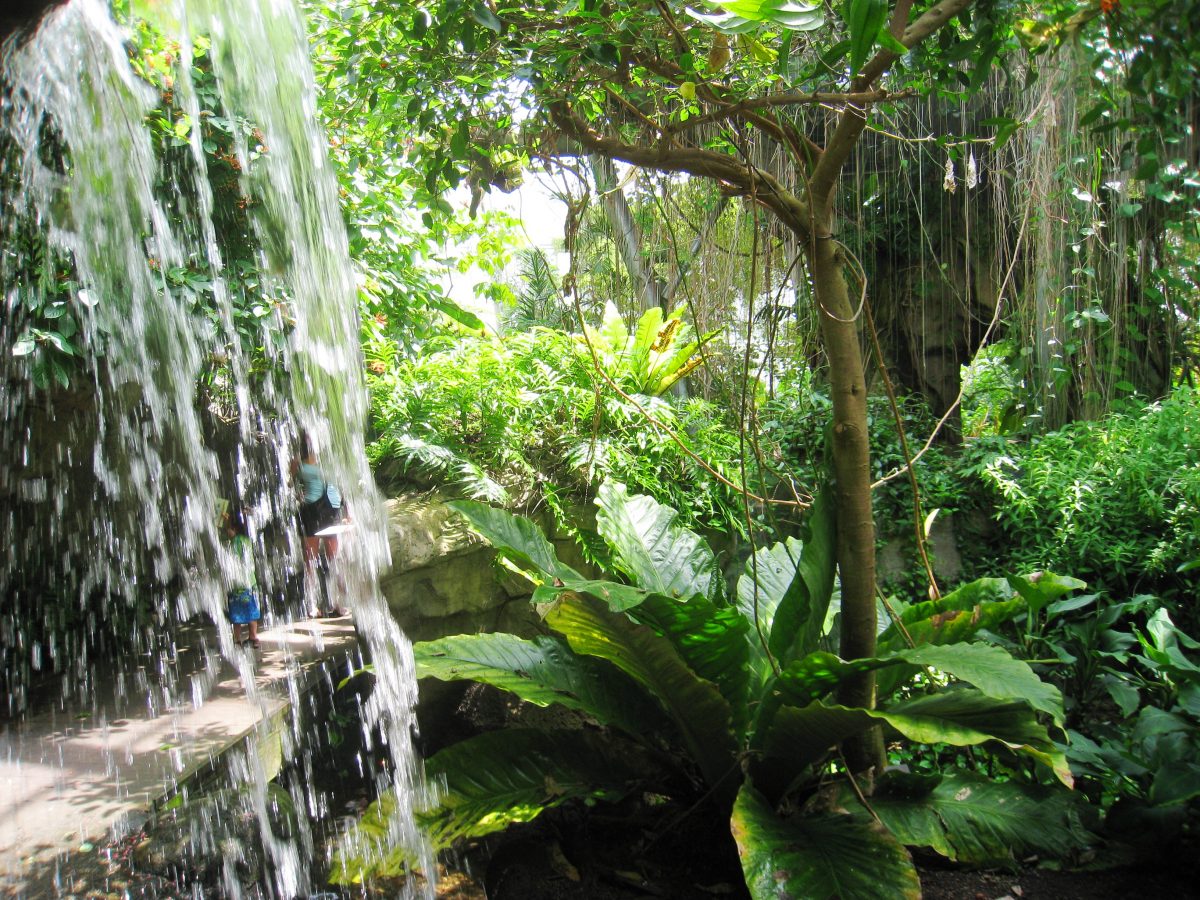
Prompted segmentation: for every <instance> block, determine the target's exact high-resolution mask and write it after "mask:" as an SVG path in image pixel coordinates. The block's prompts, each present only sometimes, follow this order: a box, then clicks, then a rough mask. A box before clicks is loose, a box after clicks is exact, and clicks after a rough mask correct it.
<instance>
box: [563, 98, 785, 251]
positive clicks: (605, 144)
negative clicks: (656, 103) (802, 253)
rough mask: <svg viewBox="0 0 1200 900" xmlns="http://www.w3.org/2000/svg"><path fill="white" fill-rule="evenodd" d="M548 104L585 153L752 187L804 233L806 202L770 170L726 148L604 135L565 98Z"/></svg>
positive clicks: (762, 201) (765, 203)
mask: <svg viewBox="0 0 1200 900" xmlns="http://www.w3.org/2000/svg"><path fill="white" fill-rule="evenodd" d="M549 108H550V115H551V117H552V118H553V120H554V124H555V125H556V126H557V127H558V128H559V130H561V131H562V133H563V134H564V135H565V136H566V137H568V138H569V139H571V140H574V141H577V142H578V143H579V144H580V146H582V147H583V148H584V150H585V151H587V152H589V153H596V154H599V155H600V156H607V157H608V158H609V159H619V160H621V161H622V162H627V163H629V164H631V165H635V166H642V167H643V168H647V169H657V170H658V171H660V172H686V173H688V174H689V175H697V176H701V177H704V178H713V179H715V180H717V181H719V182H723V183H724V184H726V185H728V186H731V187H733V188H734V190H735V191H736V192H738V193H742V194H748V193H753V194H754V195H755V200H756V201H757V202H758V203H760V204H761V205H763V206H765V207H766V208H767V209H770V210H771V211H772V212H773V213H775V214H776V215H777V216H779V218H780V219H781V220H782V221H783V223H784V224H785V225H787V227H789V228H791V229H793V230H794V231H796V232H798V233H799V234H801V235H802V236H804V235H807V234H808V228H809V211H808V204H807V203H805V202H804V201H803V200H802V199H801V198H799V197H797V196H796V195H795V194H793V193H792V192H791V191H789V190H788V189H787V188H786V187H784V186H783V184H782V183H781V182H780V181H779V179H778V178H776V177H774V176H773V175H771V174H770V173H768V172H763V171H762V170H761V169H757V168H755V167H753V166H748V165H746V164H744V163H743V162H741V161H740V160H737V159H734V158H733V157H730V156H729V155H727V154H724V153H718V152H716V151H713V150H704V149H701V148H699V147H678V146H672V145H668V144H665V143H662V144H658V145H655V146H647V145H644V144H627V143H625V142H623V141H621V140H620V139H619V138H615V137H606V136H604V135H601V134H598V133H596V132H595V131H593V130H592V129H591V128H590V127H589V126H588V124H587V122H585V121H584V120H583V119H581V118H580V117H579V116H578V115H576V114H575V113H574V112H573V111H572V110H571V108H570V107H569V106H568V105H567V103H566V102H565V101H562V100H559V101H557V102H553V103H551V104H550V107H549Z"/></svg>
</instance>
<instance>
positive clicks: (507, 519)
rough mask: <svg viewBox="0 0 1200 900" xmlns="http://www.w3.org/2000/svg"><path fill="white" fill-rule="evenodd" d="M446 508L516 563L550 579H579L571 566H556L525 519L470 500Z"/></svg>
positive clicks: (548, 548) (548, 547)
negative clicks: (535, 570)
mask: <svg viewBox="0 0 1200 900" xmlns="http://www.w3.org/2000/svg"><path fill="white" fill-rule="evenodd" d="M446 505H447V506H449V507H450V508H451V509H453V510H455V511H457V512H459V513H461V514H462V515H463V516H464V517H465V518H466V519H467V521H469V522H470V523H471V525H472V526H474V528H475V530H476V531H478V532H479V533H480V534H481V535H482V536H483V537H484V538H485V539H486V540H487V541H488V543H490V544H491V545H492V546H493V547H495V548H496V549H497V550H499V551H501V552H502V553H504V554H505V555H506V556H509V557H510V558H512V559H514V560H515V561H517V562H519V563H523V564H526V565H529V566H532V567H533V568H535V569H537V570H538V571H539V572H541V573H542V574H543V575H547V576H550V577H552V578H560V579H562V580H564V581H565V580H567V579H581V578H582V576H581V575H580V574H579V573H578V572H576V571H575V570H574V569H572V568H571V567H570V566H568V565H566V564H565V563H562V562H559V560H558V556H557V555H556V554H555V552H554V547H553V546H551V544H550V542H549V541H548V540H546V536H545V535H544V534H542V530H541V529H540V528H538V526H537V525H535V524H534V523H533V522H531V521H530V520H529V519H527V518H525V517H524V516H514V515H513V514H512V513H508V512H505V511H504V510H502V509H495V508H493V507H491V506H486V505H484V504H482V503H477V502H475V501H473V500H455V501H453V502H451V503H448V504H446Z"/></svg>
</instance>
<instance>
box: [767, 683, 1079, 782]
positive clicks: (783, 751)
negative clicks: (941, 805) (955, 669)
mask: <svg viewBox="0 0 1200 900" xmlns="http://www.w3.org/2000/svg"><path fill="white" fill-rule="evenodd" d="M880 722H883V723H886V724H888V725H890V726H891V727H892V728H894V729H895V730H896V731H898V732H899V733H900V734H902V735H904V736H905V737H906V738H908V739H910V740H914V741H920V742H921V743H925V744H953V745H956V746H960V747H961V746H971V745H975V744H982V743H985V742H987V741H993V740H994V741H1000V742H1001V743H1003V744H1004V745H1005V746H1007V747H1008V748H1009V749H1012V750H1016V751H1018V752H1021V753H1024V754H1026V755H1028V756H1031V757H1033V758H1034V759H1037V760H1039V761H1041V762H1044V763H1046V764H1047V765H1048V766H1050V768H1051V769H1052V770H1053V771H1054V774H1055V775H1056V776H1058V778H1059V779H1060V780H1061V781H1063V782H1064V783H1065V784H1068V785H1069V784H1070V783H1071V774H1070V770H1069V769H1068V767H1067V762H1066V759H1065V758H1064V757H1063V755H1062V751H1061V750H1059V749H1058V747H1057V746H1056V745H1055V744H1054V742H1053V741H1052V740H1051V739H1050V736H1049V735H1048V734H1047V733H1046V729H1045V727H1044V726H1043V725H1041V724H1040V723H1039V722H1038V721H1037V718H1036V716H1035V714H1034V712H1033V710H1032V709H1031V708H1030V707H1029V706H1028V705H1027V704H1026V703H1023V702H1021V701H1017V700H995V699H992V698H990V697H987V696H985V695H984V694H982V693H981V692H979V691H977V690H974V689H973V688H959V689H955V690H948V691H943V692H941V693H938V694H931V695H929V696H926V697H919V698H917V699H915V700H910V701H907V702H905V703H900V704H897V705H895V706H893V707H891V708H889V709H885V710H868V709H858V708H850V707H844V706H834V705H825V704H823V703H820V702H816V703H810V704H809V705H808V706H806V707H804V708H803V709H797V708H795V707H784V708H783V709H781V710H780V711H779V714H778V715H777V716H776V717H775V722H774V725H773V727H772V728H771V730H770V732H769V733H768V734H767V736H766V739H765V741H764V743H763V750H764V752H765V753H766V754H767V755H768V756H773V757H779V758H782V759H787V760H788V761H789V762H790V763H791V764H792V765H794V766H795V767H796V770H797V771H799V770H800V769H801V768H803V767H805V766H807V765H810V764H811V763H814V762H816V761H817V760H820V759H822V758H823V757H824V756H825V755H826V754H827V753H828V752H829V751H830V749H831V748H833V747H834V746H836V745H837V744H840V743H841V742H842V741H844V740H845V739H846V738H848V737H852V736H853V735H856V734H861V733H862V732H864V731H866V730H867V729H868V728H871V727H873V726H874V725H876V724H879V723H880Z"/></svg>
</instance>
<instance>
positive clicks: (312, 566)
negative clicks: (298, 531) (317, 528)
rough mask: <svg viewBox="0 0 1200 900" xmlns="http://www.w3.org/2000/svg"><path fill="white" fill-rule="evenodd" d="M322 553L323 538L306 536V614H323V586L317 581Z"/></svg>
mask: <svg viewBox="0 0 1200 900" xmlns="http://www.w3.org/2000/svg"><path fill="white" fill-rule="evenodd" d="M320 554H321V539H320V538H318V537H309V536H308V535H305V537H304V603H305V606H306V607H307V608H306V609H305V615H308V616H312V615H313V614H314V611H315V613H316V615H318V616H319V615H320V614H321V603H320V599H321V598H320V594H321V588H320V585H318V583H317V557H318V556H320Z"/></svg>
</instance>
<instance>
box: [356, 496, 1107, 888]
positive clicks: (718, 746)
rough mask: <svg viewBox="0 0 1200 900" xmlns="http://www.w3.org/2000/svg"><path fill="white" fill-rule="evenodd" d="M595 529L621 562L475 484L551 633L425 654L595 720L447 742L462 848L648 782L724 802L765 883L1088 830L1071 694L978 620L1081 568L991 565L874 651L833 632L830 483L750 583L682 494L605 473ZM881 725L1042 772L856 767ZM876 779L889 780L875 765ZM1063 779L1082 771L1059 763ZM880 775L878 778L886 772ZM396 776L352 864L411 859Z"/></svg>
mask: <svg viewBox="0 0 1200 900" xmlns="http://www.w3.org/2000/svg"><path fill="white" fill-rule="evenodd" d="M596 505H597V507H598V514H597V523H596V529H597V531H598V533H599V535H600V536H601V537H602V538H603V540H604V541H605V542H606V544H607V545H608V548H609V551H610V553H609V554H608V559H609V564H608V568H607V570H605V571H602V572H601V573H600V574H599V576H598V577H588V576H587V575H585V574H582V573H580V572H578V571H576V570H575V569H573V568H571V567H570V566H567V565H565V564H564V563H562V562H561V561H560V560H559V559H558V558H557V556H556V555H555V552H554V549H553V547H552V545H551V544H550V543H549V542H548V541H547V539H546V538H545V536H544V535H543V534H542V533H541V532H540V531H539V530H538V528H537V527H536V526H535V525H534V524H533V523H532V522H530V521H529V520H528V519H525V518H522V517H519V516H513V515H511V514H509V513H507V512H504V511H501V510H497V509H494V508H491V507H488V506H486V505H484V504H481V503H477V502H473V501H462V502H458V503H456V504H454V506H455V508H456V509H457V510H458V511H459V512H460V513H462V515H464V516H465V517H466V518H467V519H468V520H469V521H470V523H471V524H472V525H473V526H474V527H475V528H476V529H477V530H478V531H479V533H480V534H481V535H483V536H484V537H485V538H486V539H487V540H488V541H489V542H490V543H491V544H492V545H493V546H494V547H495V548H496V549H497V550H498V551H499V552H500V554H501V556H502V558H503V560H504V561H505V564H506V565H507V566H508V567H509V568H510V569H516V570H517V571H519V572H521V573H523V574H524V575H525V576H526V577H527V578H528V579H529V580H530V581H531V582H532V583H533V584H534V586H535V587H534V590H533V594H532V602H533V603H535V604H537V606H538V608H539V609H540V610H541V611H542V612H543V614H544V615H543V621H544V623H545V626H546V629H547V632H546V633H545V634H541V635H539V636H536V637H534V638H532V639H526V638H522V637H518V636H516V635H513V634H502V633H495V634H473V635H457V636H451V637H446V638H442V639H440V640H435V641H430V642H426V643H421V644H418V645H417V646H416V647H415V648H414V652H415V655H416V660H417V669H418V675H419V676H421V677H427V678H428V677H432V678H438V679H442V680H446V681H456V680H463V679H466V680H472V681H476V682H480V683H484V684H489V685H493V686H495V687H497V688H500V689H503V690H506V691H509V692H511V693H512V694H514V695H515V696H516V697H519V698H520V699H521V700H524V701H526V702H528V703H532V704H537V705H539V706H549V705H552V704H557V705H560V706H562V707H566V708H567V709H569V710H574V711H575V712H576V713H577V714H578V717H579V725H580V727H575V728H571V727H564V728H555V729H542V728H528V727H526V728H512V729H506V730H504V731H502V732H492V733H486V734H482V735H479V736H477V737H474V738H471V739H469V740H466V741H463V742H461V743H459V744H456V745H453V746H451V747H449V748H447V749H445V750H442V751H441V752H439V753H437V754H436V755H434V756H433V757H431V758H430V759H429V760H427V761H426V768H427V772H428V774H429V775H430V777H431V778H432V779H436V780H437V781H439V782H440V783H441V796H440V799H439V801H438V803H437V805H436V806H435V807H434V808H430V809H426V810H424V811H423V812H422V813H421V818H422V820H423V822H424V824H425V826H426V828H427V831H428V834H429V835H430V837H431V839H432V841H433V843H434V845H435V846H436V847H437V848H438V849H442V848H446V847H449V846H451V845H453V844H454V843H455V842H457V841H462V840H470V839H475V838H479V837H482V836H484V835H487V834H490V833H493V832H497V831H500V830H502V829H504V828H506V827H507V826H509V825H511V824H514V823H519V822H528V821H530V820H532V819H534V818H536V817H537V816H538V815H539V814H541V813H542V812H543V811H545V810H547V809H550V808H552V807H556V806H559V805H561V804H564V803H568V802H583V803H596V802H600V801H616V800H619V799H621V798H625V797H629V796H635V797H636V796H639V795H640V794H642V793H652V794H655V795H660V796H667V797H671V798H675V799H678V800H680V801H682V802H684V803H686V804H688V805H692V804H696V805H698V806H701V807H702V808H703V810H704V814H707V815H717V816H722V817H726V818H727V819H728V821H729V823H730V829H731V833H732V837H733V840H734V841H735V842H736V846H737V851H738V854H739V856H740V859H741V863H742V868H743V872H744V875H745V879H746V884H747V886H748V888H749V890H750V893H751V895H752V896H754V897H756V898H759V897H762V898H766V897H781V896H794V897H832V896H837V897H840V898H843V900H854V898H878V897H881V896H888V897H919V896H920V885H919V881H918V878H917V874H916V871H915V869H914V867H913V863H912V860H911V858H910V856H909V853H908V851H907V849H906V845H911V846H922V847H929V848H932V849H933V850H934V851H936V852H938V853H941V854H943V855H945V856H946V857H948V858H950V859H955V860H960V861H964V862H974V863H984V862H997V861H1004V860H1011V859H1012V858H1013V856H1014V855H1018V856H1023V855H1026V854H1027V853H1029V852H1040V853H1048V854H1051V855H1057V856H1061V855H1065V854H1068V853H1070V852H1071V851H1073V850H1075V849H1077V848H1079V847H1080V846H1082V844H1083V843H1084V842H1085V841H1086V833H1085V832H1084V831H1083V829H1082V828H1081V826H1080V824H1079V818H1078V815H1077V813H1078V809H1077V805H1076V802H1075V796H1076V795H1074V794H1073V793H1072V792H1070V791H1068V790H1066V788H1065V787H1064V786H1063V785H1064V784H1069V783H1070V782H1071V776H1070V773H1069V771H1068V769H1067V762H1066V759H1065V757H1064V755H1063V752H1062V750H1061V748H1060V746H1059V744H1058V743H1056V739H1061V738H1062V737H1063V732H1062V724H1063V708H1062V702H1061V695H1060V694H1059V692H1058V691H1057V690H1056V689H1055V688H1053V687H1052V686H1051V685H1048V684H1046V683H1045V682H1043V681H1042V680H1041V679H1039V678H1038V677H1037V676H1036V675H1035V674H1034V672H1033V671H1032V669H1031V668H1030V667H1029V665H1027V664H1026V663H1025V662H1022V661H1020V660H1017V659H1015V658H1013V657H1012V656H1011V655H1010V654H1009V653H1008V652H1006V651H1005V650H1003V649H1001V648H999V647H996V646H993V645H988V644H985V643H981V642H974V641H972V638H973V637H974V636H975V635H976V633H977V631H978V630H979V629H980V628H983V627H989V626H993V627H994V626H997V625H998V624H999V623H1000V622H1003V621H1006V620H1007V619H1009V618H1011V617H1012V616H1014V615H1016V614H1017V613H1018V612H1020V611H1022V610H1024V609H1025V608H1026V605H1027V602H1028V600H1027V596H1026V595H1028V594H1030V593H1031V592H1032V593H1033V594H1034V595H1035V596H1037V597H1039V598H1043V599H1044V598H1046V597H1050V598H1053V597H1055V596H1059V595H1061V594H1062V593H1064V592H1065V591H1066V590H1068V589H1069V588H1070V587H1072V586H1073V583H1072V582H1067V581H1064V580H1062V579H1056V578H1054V577H1053V576H1043V577H1042V578H1039V579H1035V580H1030V579H1022V580H1020V581H1018V582H1015V584H1019V585H1020V586H1021V587H1022V590H1017V589H1015V587H1014V583H1011V582H1009V581H1008V580H1005V579H982V580H980V581H977V582H972V583H970V584H968V585H966V586H964V587H963V588H960V589H959V590H957V591H955V592H954V593H952V594H948V595H946V596H944V597H942V598H941V599H939V600H936V601H928V602H923V603H917V604H914V605H911V606H906V605H903V604H901V605H900V606H899V607H898V608H897V609H896V619H895V621H894V622H893V623H892V624H891V625H889V626H888V627H887V628H886V629H885V630H884V631H883V632H882V633H881V634H880V637H879V644H878V647H879V649H878V653H877V655H875V656H873V657H871V658H864V659H849V660H843V659H840V658H839V657H838V656H836V655H834V654H833V653H831V652H829V651H828V650H827V649H825V647H826V645H827V641H828V635H829V627H828V626H829V625H831V624H832V620H833V619H835V618H836V599H835V597H836V591H835V571H834V569H835V564H834V544H835V533H834V517H833V510H832V509H831V505H830V503H829V501H828V499H827V497H826V496H825V495H824V494H822V495H821V496H819V497H818V499H817V501H816V503H815V504H814V507H813V509H812V511H811V516H810V518H809V521H808V539H807V540H806V541H805V542H801V541H799V540H796V539H794V538H791V539H788V540H786V541H784V542H781V543H777V544H774V545H771V546H766V547H762V548H761V549H759V550H758V551H757V552H756V553H755V554H754V555H753V557H752V558H751V559H750V560H749V561H748V562H747V563H746V565H745V570H744V571H743V572H742V574H741V576H740V578H739V579H738V580H737V582H736V586H735V587H734V588H732V589H730V588H728V587H727V582H726V579H725V577H723V573H722V572H721V571H720V569H719V567H718V565H717V561H716V558H715V556H714V554H713V552H712V550H711V549H710V548H709V547H708V546H707V545H706V544H705V542H704V541H703V540H701V539H700V538H699V537H698V536H697V535H696V534H694V533H693V532H691V531H689V530H688V529H686V528H684V527H682V526H681V525H680V523H679V516H678V514H677V513H676V512H675V510H673V509H670V508H669V507H666V506H663V505H662V504H659V503H658V502H656V501H655V500H654V499H652V498H650V497H647V496H638V495H631V494H630V493H629V491H628V490H627V489H626V488H625V487H624V486H623V485H620V484H617V483H613V482H606V483H605V484H603V485H602V486H601V488H600V490H599V492H598V496H597V499H596ZM864 671H874V672H876V674H877V676H878V678H879V684H880V695H879V703H878V704H877V705H876V706H875V707H874V708H864V707H852V706H845V705H842V704H839V703H838V702H837V701H836V700H835V699H834V696H835V693H836V691H837V689H838V686H839V685H840V684H841V683H842V682H843V681H844V679H846V678H847V677H850V676H852V675H853V674H856V673H861V672H864ZM875 728H882V729H884V730H885V731H886V732H887V734H888V735H889V736H890V737H891V738H893V739H895V740H899V741H916V742H923V743H928V744H934V745H951V746H958V747H982V748H996V749H997V750H998V751H1000V752H1003V753H1004V754H1007V755H1009V756H1011V757H1013V758H1014V759H1024V760H1026V764H1027V766H1028V768H1029V770H1030V771H1031V772H1032V773H1033V774H1034V776H1035V777H1034V778H1032V779H1028V780H1024V779H1020V778H1018V777H1016V775H1015V773H1016V772H1017V770H1018V769H1019V768H1020V767H1019V766H1014V767H1012V768H1010V770H1009V772H1010V777H1008V778H1007V780H1003V781H1000V780H997V781H989V780H986V779H984V778H982V777H981V776H979V775H977V774H974V773H972V772H969V771H945V772H939V773H936V774H933V775H929V776H919V775H913V774H909V773H905V772H903V771H899V770H897V771H888V772H884V773H866V774H865V775H864V776H863V777H858V778H856V779H852V778H851V777H850V776H849V775H848V774H847V773H846V772H845V770H844V769H843V768H842V767H841V766H839V765H838V759H839V756H838V751H837V748H838V746H839V744H841V743H842V742H843V741H845V740H846V739H847V738H850V737H852V736H856V735H860V734H863V733H865V732H867V731H869V730H871V729H875ZM872 781H873V782H874V791H873V792H872V791H871V783H872ZM1060 782H1061V783H1060ZM867 794H870V797H869V798H868V797H867V796H866V795H867ZM396 802H397V800H396V798H395V796H393V795H387V794H385V795H384V796H383V797H381V799H380V800H378V801H377V802H376V803H375V804H374V806H373V807H372V808H371V809H369V810H368V812H367V813H366V815H365V817H364V819H363V820H362V821H361V823H360V824H359V826H358V829H357V833H356V834H354V835H353V836H352V839H351V842H350V844H349V846H355V847H357V848H359V849H358V851H357V852H356V853H350V852H347V853H345V854H343V855H342V856H341V857H340V859H339V860H338V864H337V866H336V867H335V876H336V877H337V878H339V879H340V880H343V881H354V880H358V879H361V878H364V877H369V876H371V875H372V874H396V873H398V872H401V871H403V870H404V868H405V866H406V865H407V864H408V860H409V852H408V851H407V849H406V848H404V847H397V846H392V845H391V844H390V843H389V841H388V837H387V834H388V830H387V821H388V815H389V811H390V810H391V809H392V808H393V807H394V805H395V804H396Z"/></svg>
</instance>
